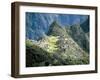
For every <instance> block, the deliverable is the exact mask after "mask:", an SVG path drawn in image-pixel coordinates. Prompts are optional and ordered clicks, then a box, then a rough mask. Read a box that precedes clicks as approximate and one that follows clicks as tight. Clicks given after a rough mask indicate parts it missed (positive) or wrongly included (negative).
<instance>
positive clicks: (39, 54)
mask: <svg viewBox="0 0 100 80" xmlns="http://www.w3.org/2000/svg"><path fill="white" fill-rule="evenodd" d="M85 35H86V34H85V33H84V32H83V30H82V29H81V28H80V26H79V25H74V26H73V27H71V28H62V27H61V26H59V25H58V23H57V22H56V21H55V22H53V24H51V27H50V31H49V33H48V35H46V36H45V37H43V38H42V39H40V40H39V41H34V40H29V39H27V40H26V67H35V66H58V65H59V66H60V65H82V64H89V52H88V48H89V43H88V40H87V39H88V36H85Z"/></svg>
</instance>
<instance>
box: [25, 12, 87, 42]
mask: <svg viewBox="0 0 100 80" xmlns="http://www.w3.org/2000/svg"><path fill="white" fill-rule="evenodd" d="M87 18H88V15H74V14H55V13H32V12H26V38H27V39H34V40H38V39H40V38H42V37H43V36H44V35H45V34H47V33H48V31H49V27H50V25H51V24H52V23H53V22H54V21H56V22H57V23H59V25H60V26H66V25H68V26H71V25H73V24H78V23H80V24H82V23H83V22H84V21H86V20H87ZM82 25H83V24H82ZM84 26H85V25H84ZM87 26H88V25H87ZM83 28H84V27H83Z"/></svg>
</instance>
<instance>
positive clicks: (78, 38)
mask: <svg viewBox="0 0 100 80" xmlns="http://www.w3.org/2000/svg"><path fill="white" fill-rule="evenodd" d="M68 30H69V31H68ZM66 31H68V33H69V35H70V36H71V37H72V38H73V39H74V41H75V42H76V43H77V44H78V45H79V46H80V47H81V48H82V49H83V50H85V51H86V52H88V53H89V36H87V34H86V33H85V32H84V31H83V29H82V28H81V25H80V24H75V25H72V26H71V27H70V28H69V29H68V28H66Z"/></svg>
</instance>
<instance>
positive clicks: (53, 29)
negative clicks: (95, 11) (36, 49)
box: [47, 21, 66, 36]
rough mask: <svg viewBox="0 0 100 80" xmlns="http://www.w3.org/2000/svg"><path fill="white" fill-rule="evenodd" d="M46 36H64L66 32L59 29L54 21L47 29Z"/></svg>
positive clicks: (62, 28)
mask: <svg viewBox="0 0 100 80" xmlns="http://www.w3.org/2000/svg"><path fill="white" fill-rule="evenodd" d="M47 35H53V36H66V30H65V28H64V27H61V26H60V25H59V24H58V23H57V22H56V21H54V22H53V23H52V24H51V25H50V28H49V31H48V33H47Z"/></svg>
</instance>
